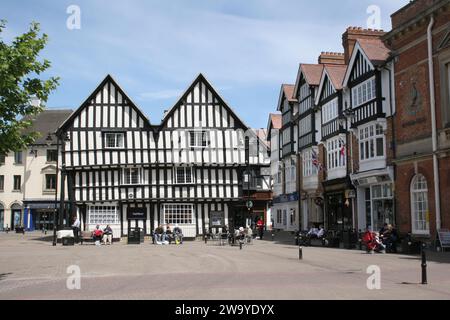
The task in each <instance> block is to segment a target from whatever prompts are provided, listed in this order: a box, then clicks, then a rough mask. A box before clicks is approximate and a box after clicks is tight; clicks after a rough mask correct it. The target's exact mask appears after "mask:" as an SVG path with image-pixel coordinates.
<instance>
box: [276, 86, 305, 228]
mask: <svg viewBox="0 0 450 320" xmlns="http://www.w3.org/2000/svg"><path fill="white" fill-rule="evenodd" d="M293 91H294V85H288V84H284V85H282V86H281V90H280V97H279V100H278V107H277V111H279V112H280V113H281V129H280V130H279V134H278V137H279V143H278V146H279V158H278V159H279V160H278V161H277V162H278V163H277V167H278V174H277V175H275V176H274V190H275V194H276V196H275V197H274V199H273V207H272V215H273V216H274V228H275V229H278V230H284V231H295V230H298V226H299V221H300V215H299V206H298V200H299V192H298V180H297V178H298V177H297V171H298V159H297V157H298V156H297V149H298V144H297V142H298V124H296V123H294V121H293V120H294V118H295V117H296V116H297V115H298V104H297V103H296V102H297V100H296V99H295V98H294V96H293ZM274 152H275V151H274Z"/></svg>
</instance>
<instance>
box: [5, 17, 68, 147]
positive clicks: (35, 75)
mask: <svg viewBox="0 0 450 320" xmlns="http://www.w3.org/2000/svg"><path fill="white" fill-rule="evenodd" d="M5 28H6V21H4V20H0V154H6V153H8V152H11V151H19V150H22V149H24V148H26V146H27V145H29V144H32V143H33V142H34V141H35V139H36V138H37V137H38V135H39V133H37V132H31V131H30V130H29V128H30V126H31V125H32V121H31V119H32V118H33V117H34V116H35V115H37V114H39V113H40V112H42V111H43V110H44V108H45V103H46V102H47V100H48V97H49V95H50V93H51V92H52V91H54V90H55V89H56V88H57V86H58V80H59V78H57V77H50V78H48V79H46V80H42V79H40V77H41V75H42V73H43V72H44V71H46V70H47V69H49V68H50V62H49V61H48V60H46V59H43V60H42V61H41V60H40V59H39V58H40V57H39V53H40V52H41V51H42V50H43V49H44V47H45V45H46V44H47V41H48V36H47V35H46V34H42V35H41V34H40V25H39V23H36V22H33V23H31V25H30V28H29V30H28V32H26V33H24V34H22V35H20V36H17V37H16V38H15V39H14V40H13V41H12V42H11V43H10V44H7V43H5V42H4V41H3V37H2V32H3V31H4V30H5Z"/></svg>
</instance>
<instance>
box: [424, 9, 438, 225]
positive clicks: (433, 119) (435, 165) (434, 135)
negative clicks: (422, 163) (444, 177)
mask: <svg viewBox="0 0 450 320" xmlns="http://www.w3.org/2000/svg"><path fill="white" fill-rule="evenodd" d="M433 26H434V17H433V16H431V19H430V24H429V25H428V30H427V37H428V71H429V82H430V108H431V130H432V142H433V174H434V200H435V207H436V230H440V229H441V199H440V188H439V185H440V183H439V162H438V157H437V151H438V141H437V130H436V97H435V90H434V62H433V35H432V29H433Z"/></svg>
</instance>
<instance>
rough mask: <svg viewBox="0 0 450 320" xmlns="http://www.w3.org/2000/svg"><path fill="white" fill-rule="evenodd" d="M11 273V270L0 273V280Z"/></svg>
mask: <svg viewBox="0 0 450 320" xmlns="http://www.w3.org/2000/svg"><path fill="white" fill-rule="evenodd" d="M10 275H12V273H11V272H8V273H0V281H2V280H4V279H5V278H6V277H7V276H10Z"/></svg>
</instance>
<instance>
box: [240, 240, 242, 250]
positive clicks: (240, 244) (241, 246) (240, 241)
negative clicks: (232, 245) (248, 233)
mask: <svg viewBox="0 0 450 320" xmlns="http://www.w3.org/2000/svg"><path fill="white" fill-rule="evenodd" d="M239 249H240V250H242V241H239Z"/></svg>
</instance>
